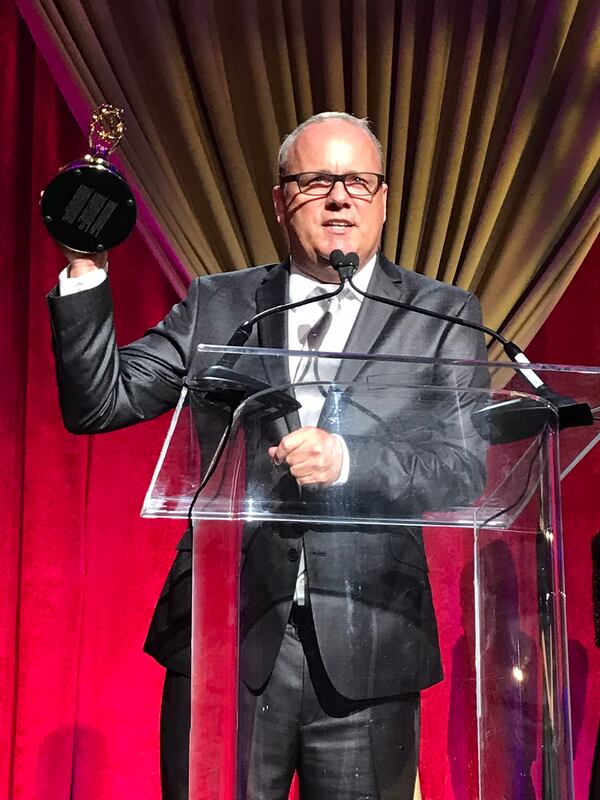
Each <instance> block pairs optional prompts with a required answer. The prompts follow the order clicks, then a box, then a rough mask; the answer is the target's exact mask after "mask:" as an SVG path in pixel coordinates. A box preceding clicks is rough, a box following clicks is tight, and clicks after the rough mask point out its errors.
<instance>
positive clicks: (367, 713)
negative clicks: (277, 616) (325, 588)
mask: <svg viewBox="0 0 600 800" xmlns="http://www.w3.org/2000/svg"><path fill="white" fill-rule="evenodd" d="M190 686H191V682H190V679H189V678H188V677H186V676H184V675H180V674H178V673H176V672H173V671H167V675H166V678H165V686H164V691H163V701H162V713H161V781H162V796H163V800H188V797H189V790H188V774H189V728H190ZM239 701H240V730H239V740H238V746H239V767H238V776H239V780H238V793H237V795H238V797H237V800H287V797H288V793H289V788H290V784H291V781H292V778H293V775H294V772H295V771H297V772H298V775H299V778H300V796H301V800H413V793H414V786H415V780H416V770H417V753H418V742H419V706H420V700H419V694H418V693H416V694H406V695H399V696H396V697H390V698H381V699H378V700H377V701H373V700H367V701H356V700H350V699H348V698H346V697H343V696H342V695H340V694H339V693H338V692H337V691H336V690H335V688H334V687H333V685H332V684H331V681H330V680H329V678H328V676H327V673H326V671H325V668H324V666H323V662H322V660H321V656H320V654H319V648H318V645H317V640H316V636H315V632H314V626H313V622H312V616H311V614H310V610H309V609H308V608H307V609H304V608H302V607H298V606H294V611H293V613H292V615H291V617H290V623H289V624H288V625H287V628H286V632H285V636H284V639H283V642H282V645H281V649H280V651H279V655H278V657H277V661H276V662H275V666H274V668H273V672H272V674H271V676H270V678H269V681H268V683H267V685H266V687H265V689H264V690H263V691H262V692H261V693H254V692H252V691H250V690H249V689H248V688H247V687H246V686H245V685H244V684H241V686H240V698H239Z"/></svg>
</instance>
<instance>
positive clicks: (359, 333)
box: [336, 253, 402, 383]
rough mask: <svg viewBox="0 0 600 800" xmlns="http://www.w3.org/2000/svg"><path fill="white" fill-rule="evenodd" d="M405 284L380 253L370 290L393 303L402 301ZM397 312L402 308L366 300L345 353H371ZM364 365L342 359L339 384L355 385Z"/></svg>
mask: <svg viewBox="0 0 600 800" xmlns="http://www.w3.org/2000/svg"><path fill="white" fill-rule="evenodd" d="M401 283H402V276H401V274H400V271H399V270H398V268H397V267H395V266H394V265H393V264H391V263H390V262H389V261H388V260H387V258H385V256H384V255H383V254H382V253H379V256H378V259H377V264H376V265H375V269H374V270H373V275H372V276H371V280H370V281H369V286H368V289H367V291H368V292H369V293H370V294H376V295H379V296H381V297H386V298H390V299H391V300H400V299H401V291H400V289H401V287H400V284H401ZM397 312H398V309H396V308H394V307H393V306H388V305H384V304H383V303H376V302H375V301H374V300H367V299H366V298H364V299H363V301H362V303H361V306H360V311H359V312H358V315H357V317H356V322H355V323H354V326H353V328H352V330H351V332H350V336H349V337H348V341H347V342H346V345H345V347H344V350H345V351H346V352H347V353H371V352H372V351H373V348H374V347H375V344H376V343H377V340H378V338H379V337H380V336H381V334H382V332H383V331H384V329H385V328H386V326H387V325H388V323H389V321H390V318H391V317H392V316H393V315H394V314H395V313H397ZM364 365H365V364H364V361H361V360H358V359H357V360H356V361H354V360H342V362H341V364H340V368H339V370H338V373H337V375H336V381H339V382H340V383H342V382H344V383H351V382H352V381H354V380H355V379H356V377H357V376H358V374H359V372H360V371H361V370H362V369H363V368H364Z"/></svg>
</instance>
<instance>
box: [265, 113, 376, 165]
mask: <svg viewBox="0 0 600 800" xmlns="http://www.w3.org/2000/svg"><path fill="white" fill-rule="evenodd" d="M329 120H341V121H342V122H348V123H349V124H350V125H354V126H355V127H356V128H360V130H361V131H364V132H365V133H366V134H367V136H368V137H369V139H370V140H371V141H372V142H373V144H374V145H375V147H376V148H377V152H378V153H379V158H380V160H381V171H382V172H383V171H384V166H383V148H382V147H381V142H380V141H379V139H378V138H377V137H376V136H375V134H374V133H373V131H372V130H371V125H370V122H369V120H368V119H367V118H366V117H363V118H361V117H355V116H354V115H353V114H347V113H346V112H345V111H322V112H321V113H320V114H314V115H313V116H312V117H309V118H308V119H305V120H304V122H301V123H300V125H298V127H297V128H294V130H293V131H292V132H291V133H288V135H287V136H286V137H285V139H284V140H283V142H282V143H281V147H280V148H279V157H278V165H279V174H280V175H283V174H284V173H285V170H286V167H287V157H288V152H289V149H290V147H291V146H292V145H293V144H294V142H295V141H296V139H297V138H298V136H299V135H300V134H301V133H302V131H303V130H304V129H305V128H308V127H309V125H316V124H318V123H320V122H329Z"/></svg>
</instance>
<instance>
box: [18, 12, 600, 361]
mask: <svg viewBox="0 0 600 800" xmlns="http://www.w3.org/2000/svg"><path fill="white" fill-rule="evenodd" d="M17 5H18V6H19V8H20V9H21V12H22V14H23V16H24V17H25V19H26V21H27V22H28V24H29V27H30V29H31V30H32V33H33V34H34V37H35V38H36V40H37V42H38V45H39V46H40V48H41V49H42V52H44V54H45V55H46V58H47V60H48V61H49V63H50V64H51V66H53V69H54V70H55V73H56V76H57V80H58V82H59V85H60V86H61V88H63V91H64V93H65V96H66V97H67V100H69V102H70V104H71V107H72V108H73V110H74V112H75V113H76V116H77V117H78V121H79V123H80V124H81V126H82V127H83V128H87V118H88V116H89V111H90V110H91V108H92V107H93V106H95V105H97V104H99V103H101V102H110V103H113V104H115V105H119V106H122V107H124V108H125V109H126V115H127V125H128V133H127V139H126V141H125V143H124V145H123V148H122V156H123V162H124V164H125V167H126V171H127V173H128V176H129V178H130V180H131V182H132V183H133V184H134V186H136V187H137V188H138V189H139V192H140V195H141V197H142V199H143V202H144V204H145V206H146V208H147V209H148V211H149V214H150V216H151V217H152V218H153V219H154V220H155V222H156V223H157V225H158V227H159V228H160V229H161V230H162V231H163V232H164V234H165V235H166V237H167V238H168V241H169V243H170V245H171V247H172V248H173V252H174V253H175V255H176V257H177V258H178V259H179V260H180V261H181V262H182V263H184V264H185V265H186V266H187V268H188V270H189V272H190V274H192V275H193V274H199V275H201V274H204V273H212V272H217V271H220V270H230V269H237V268H242V267H244V266H246V265H248V264H260V263H264V262H268V261H272V260H275V259H277V258H278V257H281V256H283V255H284V252H285V245H284V242H283V238H282V235H281V233H280V231H279V230H278V227H277V225H276V223H275V220H274V215H273V210H272V207H271V187H272V185H273V183H274V182H275V179H276V153H277V149H278V146H279V143H280V141H281V139H282V137H283V136H284V135H285V134H286V133H287V132H289V131H290V130H292V129H293V128H294V127H295V126H296V124H298V122H300V121H302V120H303V119H304V118H306V117H307V116H309V115H310V114H313V113H317V112H319V111H324V110H346V111H349V112H351V113H353V114H356V115H358V116H367V117H369V119H370V120H371V121H372V122H373V125H374V129H375V131H376V133H377V134H378V136H379V137H380V139H381V141H382V143H383V147H384V151H385V153H386V163H387V179H388V183H389V186H390V192H389V208H388V221H387V224H386V228H385V234H384V242H383V249H384V251H385V253H386V255H387V256H388V257H389V258H391V259H392V260H394V261H396V262H397V263H399V264H402V265H403V266H405V267H407V268H409V269H415V270H418V271H419V272H422V273H424V274H426V275H429V276H432V277H436V278H439V279H441V280H444V281H447V282H449V283H455V284H457V285H459V286H461V287H463V288H466V289H469V290H471V291H473V292H475V293H476V294H477V295H478V296H479V297H480V298H481V301H482V305H483V310H484V319H485V322H486V323H487V324H488V325H489V326H491V327H494V328H498V329H500V330H501V331H502V332H503V333H504V335H506V336H508V337H509V338H512V339H514V340H516V341H517V342H518V343H519V344H520V345H521V346H525V345H526V344H527V343H528V342H529V341H530V339H531V338H532V336H533V335H534V333H535V332H536V331H537V329H538V328H539V326H540V325H541V323H542V322H543V321H544V319H545V318H546V316H547V315H548V313H549V312H550V311H551V309H552V308H553V306H554V304H555V303H556V301H557V300H558V298H559V297H560V295H561V294H562V292H563V291H564V289H565V288H566V286H567V285H568V283H569V281H570V280H571V278H572V277H573V275H574V273H575V272H576V270H577V268H578V266H579V264H580V263H581V261H582V260H583V258H584V256H585V254H586V253H587V251H588V250H589V248H590V247H591V245H592V243H593V241H594V240H595V238H596V236H597V235H598V233H599V232H600V190H599V187H600V171H599V167H598V161H599V156H600V110H599V97H600V82H599V75H600V41H599V25H600V12H599V10H598V9H599V4H598V3H597V2H596V0H462V1H461V0H403V1H400V0H398V2H392V0H368V1H367V0H282V1H280V2H275V0H171V1H170V2H169V1H168V0H129V1H128V2H122V0H84V1H83V2H81V1H78V0H60V1H59V2H50V0H29V1H28V0H17ZM76 93H78V96H79V97H80V98H81V103H80V104H77V102H75V101H73V97H74V95H75V94H76ZM77 155H80V154H76V153H74V154H73V156H74V157H76V156H77ZM57 166H58V165H57ZM597 300H598V298H597ZM491 354H492V356H497V355H498V352H497V351H496V350H494V349H493V348H492V351H491Z"/></svg>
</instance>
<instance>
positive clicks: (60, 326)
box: [48, 281, 199, 433]
mask: <svg viewBox="0 0 600 800" xmlns="http://www.w3.org/2000/svg"><path fill="white" fill-rule="evenodd" d="M198 294H199V288H198V282H197V281H194V282H193V283H192V285H191V288H190V291H189V294H188V296H187V297H186V299H185V300H184V301H183V302H181V303H179V304H177V305H176V306H174V307H173V309H172V310H171V311H170V312H169V314H168V315H167V317H166V318H165V319H164V320H163V321H162V322H161V323H159V324H158V325H157V326H156V327H154V328H152V329H150V330H149V331H147V332H146V334H145V335H144V336H143V337H142V338H141V339H139V340H138V341H136V342H133V343H132V344H130V345H127V346H126V347H122V348H118V347H117V344H116V340H115V332H114V327H113V306H112V297H111V293H110V287H109V282H108V281H104V282H103V283H102V284H101V285H100V286H97V287H95V288H93V289H89V290H86V291H84V292H79V293H77V294H73V295H68V296H66V297H60V296H58V294H57V291H56V289H55V290H53V291H52V292H51V293H50V295H49V296H48V305H49V309H50V317H51V324H52V338H53V349H54V354H55V359H56V373H57V381H58V390H59V399H60V406H61V411H62V416H63V421H64V424H65V426H66V428H67V429H68V430H69V431H71V432H72V433H99V432H103V431H111V430H115V429H117V428H122V427H124V426H126V425H131V424H133V423H135V422H141V421H143V420H147V419H151V418H153V417H156V416H158V415H159V414H162V413H163V412H165V411H167V410H169V409H170V408H172V407H173V406H174V405H175V404H176V402H177V399H178V397H179V393H180V391H181V387H182V382H183V377H184V375H185V374H186V372H187V371H188V368H189V364H190V359H191V354H192V348H193V342H194V331H195V327H196V322H197V316H198V315H197V308H198Z"/></svg>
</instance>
